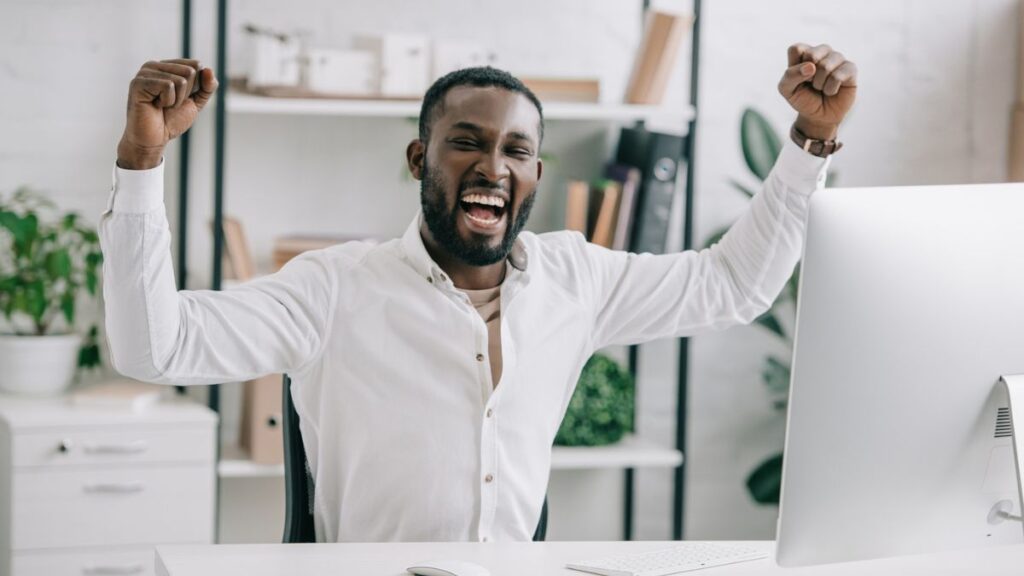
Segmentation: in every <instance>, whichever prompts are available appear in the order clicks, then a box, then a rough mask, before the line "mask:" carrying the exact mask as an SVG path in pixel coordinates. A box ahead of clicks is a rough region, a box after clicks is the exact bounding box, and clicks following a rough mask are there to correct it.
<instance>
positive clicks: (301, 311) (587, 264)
mask: <svg viewBox="0 0 1024 576" xmlns="http://www.w3.org/2000/svg"><path fill="white" fill-rule="evenodd" d="M825 165H826V162H825V161H824V160H822V159H819V158H815V157H813V156H811V155H809V154H806V153H805V152H803V151H802V150H800V149H799V148H797V147H796V146H794V145H793V144H791V143H787V144H786V146H785V149H784V150H783V152H782V155H781V156H780V158H779V160H778V162H777V164H776V167H775V170H774V171H773V172H772V175H771V176H770V177H769V178H768V180H767V181H766V182H765V186H764V190H763V191H762V192H761V193H760V194H759V195H758V196H757V197H755V198H754V200H753V201H752V203H751V205H750V208H749V210H748V212H747V213H746V214H745V215H744V216H743V217H742V218H741V219H740V220H739V221H738V222H737V223H736V224H735V225H734V226H733V228H732V230H731V231H730V232H729V234H727V235H726V236H725V238H723V239H722V241H721V242H720V243H719V244H718V245H716V246H714V247H712V248H710V249H707V250H703V251H700V252H693V251H690V252H683V253H678V254H666V255H658V256H654V255H650V254H642V255H636V254H627V253H625V252H614V251H610V250H606V249H604V248H600V247H598V246H596V245H593V244H589V243H587V242H586V241H585V240H584V238H583V236H582V235H580V234H579V233H573V232H552V233H547V234H539V235H538V234H533V233H529V232H523V233H522V234H521V235H520V237H519V241H518V242H519V250H520V251H521V252H522V253H525V259H520V260H521V262H519V265H520V267H521V268H522V269H519V268H517V267H514V266H511V265H509V267H508V271H507V274H506V277H505V281H504V284H503V286H502V290H501V339H502V341H501V346H502V353H503V356H504V364H503V371H502V375H501V380H500V383H499V385H498V386H496V387H495V386H494V384H493V383H492V382H491V378H492V376H491V371H490V365H489V362H488V358H487V356H486V355H487V351H488V349H487V328H486V326H485V325H484V322H483V320H482V319H481V317H480V315H479V314H477V312H476V310H475V309H474V308H473V306H472V304H471V303H470V301H469V299H468V298H467V296H466V294H465V293H464V292H462V291H460V290H458V289H457V288H456V287H455V286H454V285H453V284H452V282H451V280H450V279H449V278H448V277H447V275H446V274H444V273H443V272H442V270H441V268H440V267H439V266H438V265H437V264H435V263H434V262H433V260H431V258H430V256H429V255H428V253H427V251H426V249H425V248H424V245H423V241H422V239H421V237H420V232H419V230H420V228H419V227H420V222H419V217H418V218H417V219H416V220H415V221H413V222H412V223H411V224H410V225H409V228H408V230H407V231H406V233H405V235H404V236H403V237H402V238H401V239H396V240H392V241H389V242H386V243H383V244H378V245H370V244H365V243H361V242H349V243H346V244H343V245H339V246H336V247H332V248H328V249H325V250H317V251H314V252H308V253H305V254H303V255H301V256H299V257H297V258H295V259H294V260H292V261H291V262H289V263H288V264H287V265H286V266H285V267H284V268H283V269H282V270H281V271H279V272H278V273H276V274H273V275H271V276H267V277H263V278H259V279H257V280H254V281H252V282H249V283H247V284H244V285H241V286H238V287H236V288H232V289H229V290H225V291H222V292H213V291H206V290H201V291H180V292H179V291H177V290H176V288H175V284H174V279H173V272H172V266H171V255H170V240H171V235H170V231H169V229H168V224H167V219H166V215H165V210H164V207H163V200H162V199H163V168H162V166H161V167H158V168H154V169H152V170H147V171H128V170H121V169H117V168H115V174H114V187H113V191H112V195H111V203H110V208H109V209H108V211H107V212H105V213H104V215H103V218H102V220H101V224H100V239H101V242H102V247H103V252H104V255H105V264H104V267H103V277H104V284H103V292H104V296H105V298H106V303H107V306H106V310H107V317H106V323H107V333H108V336H109V342H110V351H111V357H112V362H113V364H114V366H115V368H116V369H117V370H119V371H120V372H122V373H124V374H126V375H128V376H132V377H135V378H138V379H142V380H149V381H154V382H161V383H167V384H210V383H218V382H228V381H240V380H246V379H250V378H254V377H257V376H260V375H263V374H269V373H275V372H286V373H288V374H290V375H291V377H292V382H293V388H292V394H293V397H294V400H295V407H296V410H297V412H298V414H299V418H300V421H301V423H300V430H301V432H302V438H303V441H304V444H305V448H306V454H307V457H308V459H309V464H310V468H311V472H312V474H313V478H314V482H315V486H316V491H315V497H314V504H313V505H314V518H315V524H316V533H317V539H318V540H319V541H327V542H335V541H338V542H342V541H345V542H354V541H473V540H477V541H498V540H529V539H530V538H531V536H532V535H533V532H534V529H535V528H536V526H537V521H538V518H539V515H540V509H541V505H542V503H543V500H544V495H545V492H546V490H547V483H548V475H549V471H550V463H551V444H552V441H553V439H554V437H555V433H556V432H557V431H558V427H559V424H560V422H561V420H562V415H563V414H564V412H565V409H566V406H567V405H568V402H569V399H570V397H571V396H572V393H573V389H574V387H575V384H576V380H577V378H578V377H579V374H580V371H581V369H582V367H583V364H584V363H585V362H586V361H587V359H588V358H589V357H590V355H591V354H592V353H593V352H594V351H595V350H597V349H599V348H602V347H604V346H608V345H616V344H634V343H638V342H643V341H648V340H653V339H657V338H671V337H681V336H689V335H692V334H695V333H698V332H700V331H704V330H709V329H720V328H725V327H727V326H732V325H735V324H740V323H747V322H750V321H752V320H753V319H754V318H756V317H757V316H758V315H759V314H760V313H761V312H763V311H764V310H766V309H767V308H768V307H769V305H770V304H771V302H772V301H773V300H774V299H775V297H776V296H777V295H778V293H779V292H780V291H781V290H782V288H783V286H784V284H785V282H786V280H787V278H788V277H789V275H790V274H791V273H792V271H793V267H794V265H795V264H796V262H797V260H798V258H799V256H800V253H801V245H802V239H803V232H804V225H805V219H806V216H807V207H808V199H809V197H810V195H811V193H812V192H813V191H814V190H815V189H816V188H818V187H820V186H822V185H823V182H824V175H825ZM521 255H522V254H520V256H521Z"/></svg>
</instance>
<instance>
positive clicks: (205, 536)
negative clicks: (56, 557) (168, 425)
mask: <svg viewBox="0 0 1024 576" xmlns="http://www.w3.org/2000/svg"><path fill="white" fill-rule="evenodd" d="M13 481H14V485H13V487H12V492H11V499H12V502H11V508H12V519H13V526H12V532H13V533H12V548H14V549H15V550H28V549H40V548H72V547H76V546H120V545H130V544H157V543H162V542H212V541H213V513H214V508H213V507H214V468H213V466H212V465H211V464H206V465H180V466H159V467H158V466H153V467H138V466H136V467H117V468H115V467H111V468H107V469H103V470H93V469H78V470H75V469H71V470H66V469H57V470H55V469H33V470H20V471H16V472H15V474H14V478H13Z"/></svg>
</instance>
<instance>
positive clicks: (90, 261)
mask: <svg viewBox="0 0 1024 576" xmlns="http://www.w3.org/2000/svg"><path fill="white" fill-rule="evenodd" d="M102 263H103V254H101V253H100V252H89V253H88V254H86V255H85V265H86V266H89V267H91V268H95V267H96V266H99V265H100V264H102Z"/></svg>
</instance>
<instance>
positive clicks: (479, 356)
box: [476, 354, 484, 362]
mask: <svg viewBox="0 0 1024 576" xmlns="http://www.w3.org/2000/svg"><path fill="white" fill-rule="evenodd" d="M476 361H477V362H483V361H484V355H483V354H477V355H476Z"/></svg>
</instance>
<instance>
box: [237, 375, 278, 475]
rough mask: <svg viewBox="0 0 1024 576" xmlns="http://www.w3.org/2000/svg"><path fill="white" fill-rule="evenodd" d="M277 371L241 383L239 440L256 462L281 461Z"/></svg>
mask: <svg viewBox="0 0 1024 576" xmlns="http://www.w3.org/2000/svg"><path fill="white" fill-rule="evenodd" d="M281 379H282V377H281V375H280V374H271V375H269V376H263V377H262V378H257V379H256V380H250V381H248V382H246V383H245V390H244V391H243V393H242V395H243V397H242V430H241V434H240V435H239V444H240V445H241V447H242V448H243V449H244V450H246V451H247V452H248V453H249V458H250V459H251V460H252V461H253V462H254V463H256V464H280V463H282V462H284V434H283V432H282V428H281V426H282V420H281V394H282V389H281Z"/></svg>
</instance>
